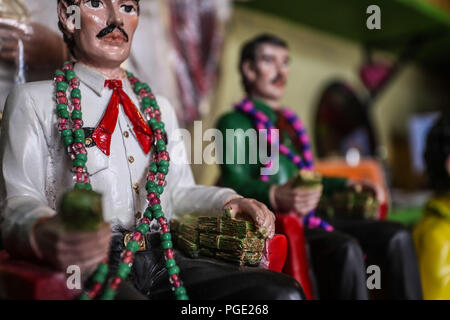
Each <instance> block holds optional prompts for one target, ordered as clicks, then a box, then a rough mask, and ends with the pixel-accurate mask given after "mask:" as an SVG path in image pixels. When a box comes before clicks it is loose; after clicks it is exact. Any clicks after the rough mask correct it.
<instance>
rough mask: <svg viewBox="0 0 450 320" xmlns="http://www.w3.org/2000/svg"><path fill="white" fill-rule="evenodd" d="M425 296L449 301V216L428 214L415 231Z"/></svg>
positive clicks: (430, 298)
mask: <svg viewBox="0 0 450 320" xmlns="http://www.w3.org/2000/svg"><path fill="white" fill-rule="evenodd" d="M414 242H415V245H416V250H417V257H418V259H419V268H420V275H421V279H422V288H423V295H424V299H427V300H450V218H444V217H441V216H438V215H433V214H427V215H426V216H425V218H424V219H423V220H422V221H421V222H420V223H419V225H418V226H417V227H416V228H415V230H414Z"/></svg>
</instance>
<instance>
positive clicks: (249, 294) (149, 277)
mask: <svg viewBox="0 0 450 320" xmlns="http://www.w3.org/2000/svg"><path fill="white" fill-rule="evenodd" d="M122 250H123V237H121V236H115V237H113V241H112V245H111V255H110V262H111V265H112V267H111V269H112V270H114V266H115V265H117V262H118V257H119V255H120V252H121V251H122ZM175 259H176V261H177V264H178V266H179V267H180V270H181V272H180V277H181V279H182V281H183V283H184V286H185V287H186V290H187V291H188V295H189V297H190V298H191V299H213V300H217V299H242V300H251V299H260V300H276V299H279V300H302V299H304V293H303V290H302V288H301V286H300V284H299V283H298V282H297V281H296V280H295V279H293V278H291V277H289V276H287V275H284V274H281V273H278V272H273V271H268V270H264V269H259V268H252V267H239V266H237V265H234V264H230V263H226V262H221V261H219V260H215V259H207V258H198V259H191V258H188V257H185V256H184V255H183V254H182V253H181V252H179V251H176V255H175ZM130 284H132V285H133V286H134V287H135V288H136V290H137V292H140V293H142V294H143V295H145V296H147V297H149V298H151V299H174V295H173V293H172V291H171V288H170V284H169V276H168V273H167V270H166V269H165V260H164V255H163V251H162V249H161V245H160V235H159V233H153V234H150V235H148V236H147V250H146V251H138V252H137V253H136V256H135V262H134V265H133V268H132V272H131V274H130V277H129V279H128V281H127V284H125V285H123V287H121V288H120V289H121V290H119V296H118V298H121V299H134V296H136V297H137V299H139V298H140V297H139V295H136V291H135V290H133V288H130V287H129V286H130Z"/></svg>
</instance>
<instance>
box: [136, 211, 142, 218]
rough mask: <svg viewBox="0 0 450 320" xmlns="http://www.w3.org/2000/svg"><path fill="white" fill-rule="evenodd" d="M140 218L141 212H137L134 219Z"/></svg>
mask: <svg viewBox="0 0 450 320" xmlns="http://www.w3.org/2000/svg"><path fill="white" fill-rule="evenodd" d="M140 218H142V212H140V211H138V212H136V219H140Z"/></svg>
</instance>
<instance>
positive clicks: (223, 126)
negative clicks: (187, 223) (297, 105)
mask: <svg viewBox="0 0 450 320" xmlns="http://www.w3.org/2000/svg"><path fill="white" fill-rule="evenodd" d="M253 102H254V105H255V108H256V109H258V110H260V111H262V112H264V113H265V114H266V115H267V116H268V117H269V119H270V121H271V122H272V124H274V125H275V126H277V122H278V115H277V113H276V112H275V111H274V110H273V109H272V108H270V107H269V106H267V105H266V104H264V103H263V102H262V101H259V100H253ZM216 127H217V128H218V129H219V130H220V131H221V132H222V135H223V154H222V156H223V164H221V165H220V171H221V178H220V182H221V184H222V185H223V186H225V187H229V188H233V189H234V190H236V191H237V192H238V193H239V194H241V195H242V196H244V197H247V198H254V199H256V200H259V201H261V202H263V203H265V204H266V205H267V206H268V207H269V208H270V201H269V190H270V187H271V186H272V185H274V184H284V183H286V182H287V181H288V180H289V179H290V178H292V177H294V176H296V175H297V173H298V168H297V166H296V165H295V164H293V163H292V162H291V160H289V158H288V157H286V156H285V155H282V154H280V157H279V170H278V172H277V173H276V174H274V175H271V176H269V181H267V182H265V181H261V180H260V172H261V171H260V169H261V167H262V165H261V162H260V161H259V153H258V152H257V155H256V158H257V161H256V163H255V164H250V161H249V160H250V159H249V156H250V155H249V153H250V152H249V137H248V136H245V131H246V130H248V129H253V128H254V125H253V121H252V119H251V118H250V117H249V116H247V115H246V114H244V113H243V112H240V111H235V110H234V111H231V112H228V113H226V114H224V115H223V116H222V117H221V118H220V119H219V120H218V122H217V126H216ZM227 129H233V130H237V129H242V130H243V131H241V132H237V133H235V135H233V136H232V137H227V134H226V130H227ZM244 139H245V140H244ZM244 141H245V142H244ZM280 142H281V143H283V144H284V145H286V146H287V147H288V148H289V149H290V150H291V151H292V152H293V153H295V154H298V155H300V152H299V150H297V148H296V146H295V144H294V141H293V140H292V139H291V137H290V136H289V134H288V133H287V132H286V131H285V130H280ZM257 147H259V146H257ZM227 149H228V151H230V152H231V150H233V152H234V159H233V160H234V161H233V163H231V164H227V163H226V162H227V161H226V159H227ZM256 150H258V148H257V149H256ZM269 150H270V148H269ZM242 153H245V161H244V162H243V163H244V164H238V161H237V160H238V155H239V154H241V156H242ZM241 162H242V161H241ZM346 183H347V180H346V179H343V178H326V177H324V179H323V185H324V191H323V192H324V194H329V193H331V192H333V191H334V190H338V189H342V188H344V187H345V185H346Z"/></svg>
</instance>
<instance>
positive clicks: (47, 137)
mask: <svg viewBox="0 0 450 320" xmlns="http://www.w3.org/2000/svg"><path fill="white" fill-rule="evenodd" d="M75 73H76V74H77V76H78V77H79V79H80V80H81V85H80V90H81V94H82V100H81V101H82V102H81V104H82V111H83V121H84V127H91V128H95V127H96V126H97V124H98V123H99V121H100V119H101V118H102V116H103V113H104V111H105V109H106V107H107V105H108V102H109V100H110V97H111V95H112V91H111V90H110V89H108V88H105V87H104V82H105V78H104V77H103V75H101V74H100V73H98V72H96V71H94V70H92V69H90V68H88V67H86V66H85V65H83V64H81V63H78V64H76V66H75ZM122 82H123V89H124V91H125V92H126V93H127V94H128V96H129V97H130V98H131V99H132V101H133V102H134V103H135V105H136V106H138V105H139V104H138V100H137V97H136V95H135V94H134V93H133V90H132V88H131V86H130V84H129V82H128V81H127V80H124V79H122ZM54 90H55V89H54V83H53V81H41V82H32V83H27V84H24V85H21V86H18V87H16V88H15V89H14V90H13V91H12V92H11V94H10V95H9V96H8V100H7V102H6V106H5V112H4V119H3V123H4V126H3V129H2V136H1V141H0V163H1V174H0V200H1V201H2V206H3V209H2V217H3V222H2V235H3V238H4V245H5V247H6V248H7V249H8V250H15V252H20V253H21V254H23V255H25V256H29V255H31V254H32V249H31V246H30V241H29V237H28V235H29V231H30V228H31V227H32V225H33V224H34V222H35V221H36V220H37V219H39V218H41V217H49V216H53V215H55V214H56V211H55V210H56V209H57V200H58V199H60V197H61V195H62V193H64V192H65V191H67V190H69V189H70V188H72V187H73V185H74V181H73V174H72V173H71V168H72V164H71V161H70V159H69V157H68V155H67V154H66V153H65V151H64V146H63V143H62V140H61V137H60V133H59V131H58V129H57V123H58V119H57V115H56V111H55V110H56V108H55V106H56V102H55V99H54ZM157 101H158V104H159V106H160V109H161V113H162V121H163V122H164V123H165V128H166V131H167V134H168V139H169V143H168V151H169V154H170V155H171V164H170V167H169V173H168V175H167V177H166V180H167V186H166V187H165V190H164V193H163V194H162V196H161V201H162V208H163V211H164V213H165V215H166V218H167V219H170V218H171V217H174V216H182V215H184V214H188V213H192V212H200V213H202V214H217V213H219V212H221V210H222V208H223V205H224V204H225V202H226V201H227V200H228V199H230V198H231V197H232V196H236V193H235V192H234V191H233V190H231V189H224V188H217V187H205V186H199V185H196V184H195V182H194V179H193V175H192V172H191V169H190V166H189V164H188V162H187V156H186V150H185V146H184V142H183V141H182V140H181V139H176V138H175V133H176V130H177V129H178V122H177V119H176V116H175V113H174V110H173V109H172V107H171V106H170V104H169V102H168V101H167V100H166V99H165V98H163V97H159V96H157ZM119 110H120V111H119V117H118V122H117V125H116V128H115V131H114V134H113V135H112V140H111V153H110V156H109V157H108V156H106V155H105V154H104V153H103V152H102V151H101V150H100V149H98V148H97V147H92V148H87V152H88V161H87V163H86V166H87V168H88V171H89V173H90V174H91V184H92V187H93V189H94V190H95V191H98V192H100V193H102V194H103V200H102V201H103V202H102V203H103V213H104V218H105V220H106V221H108V222H111V224H112V225H113V226H114V225H120V226H122V227H124V228H127V229H130V228H131V227H133V226H134V225H135V224H136V221H137V220H138V219H137V218H136V213H138V211H139V212H141V213H142V212H144V211H145V208H146V206H147V200H146V195H147V192H146V190H145V183H146V174H147V171H148V166H149V163H150V156H151V155H150V153H149V154H145V153H144V152H143V151H142V149H141V147H140V145H139V144H138V142H137V139H136V137H135V136H134V133H133V130H132V125H131V123H130V121H129V120H128V118H127V117H126V115H125V114H124V111H123V108H122V107H121V106H120V107H119ZM125 132H128V137H126V134H124V133H125ZM130 157H132V159H133V161H132V162H131V161H130V159H131V158H130ZM175 158H176V159H175ZM180 159H184V161H180ZM181 162H183V163H181ZM135 185H136V186H137V187H138V188H139V193H137V192H136V191H135Z"/></svg>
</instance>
